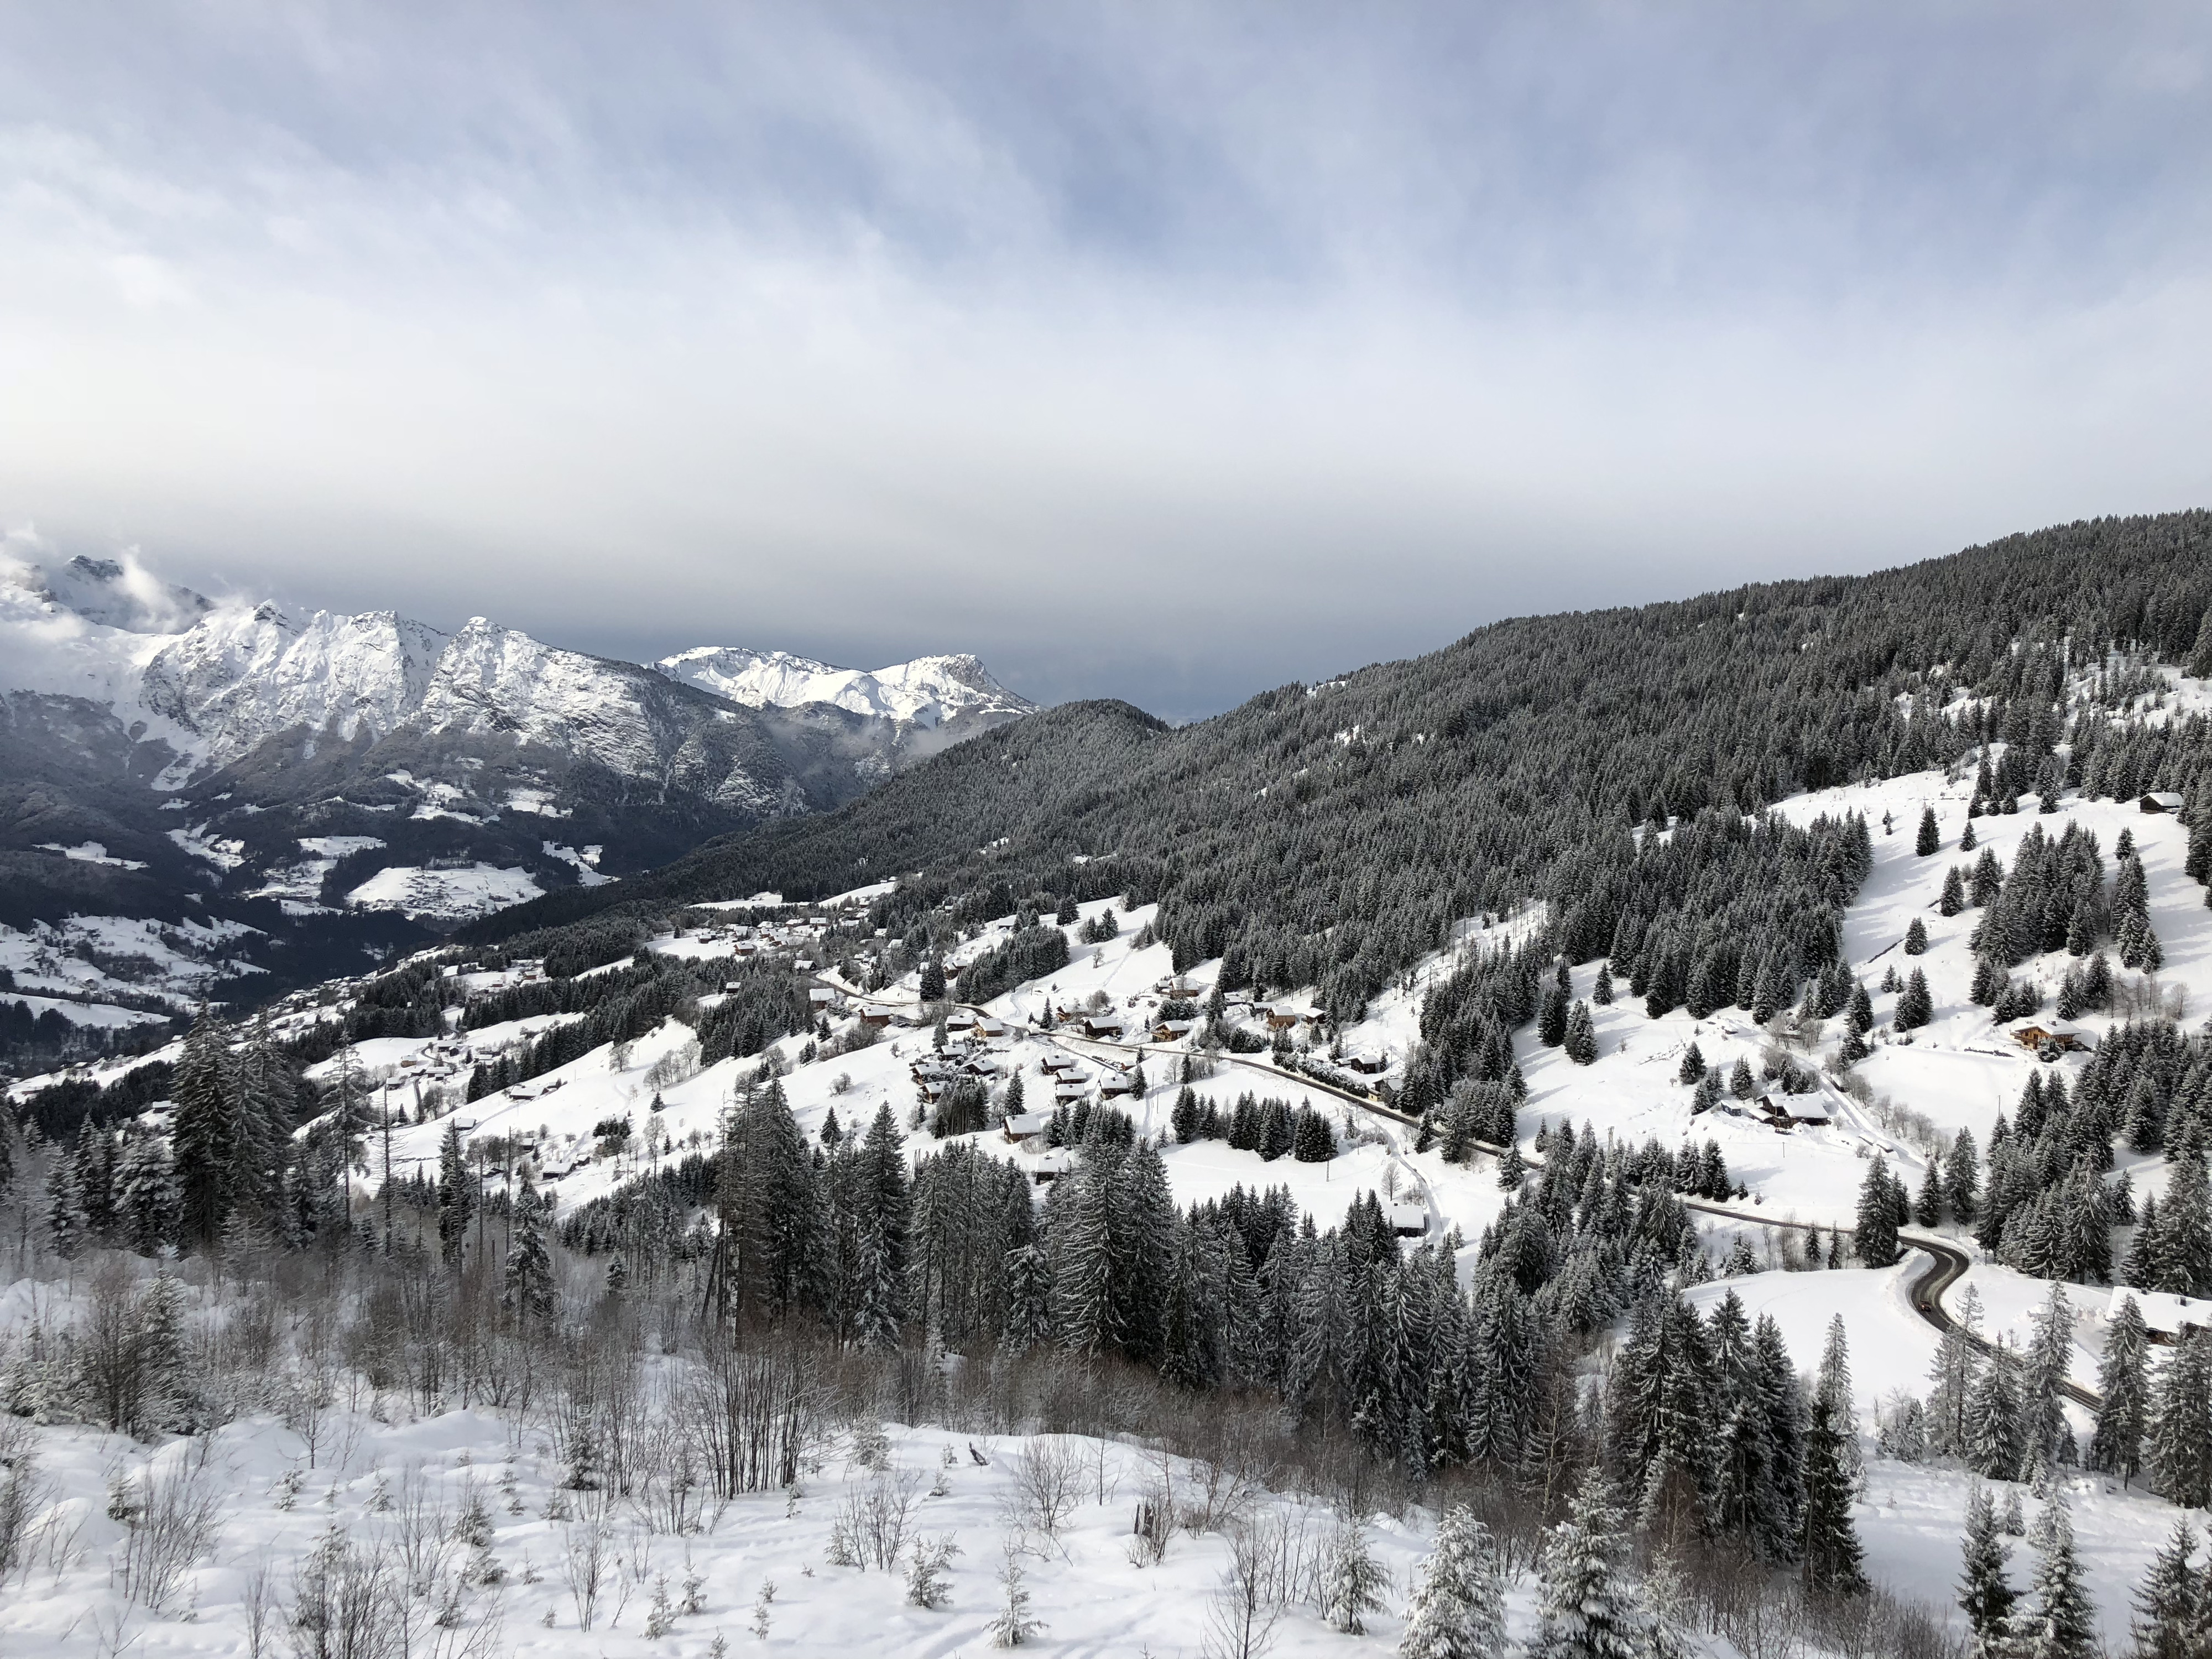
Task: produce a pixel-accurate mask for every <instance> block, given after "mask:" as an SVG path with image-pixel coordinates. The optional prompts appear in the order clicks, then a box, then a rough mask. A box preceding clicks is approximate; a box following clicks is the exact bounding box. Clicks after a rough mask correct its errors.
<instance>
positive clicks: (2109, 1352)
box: [2089, 1297, 2150, 1486]
mask: <svg viewBox="0 0 2212 1659" xmlns="http://www.w3.org/2000/svg"><path fill="white" fill-rule="evenodd" d="M2149 1358H2150V1332H2149V1328H2148V1326H2146V1325H2145V1324H2144V1322H2143V1316H2142V1308H2141V1307H2140V1306H2139V1305H2137V1304H2136V1298H2135V1297H2128V1298H2127V1299H2126V1300H2125V1301H2124V1302H2122V1303H2121V1304H2120V1310H2119V1312H2118V1313H2116V1314H2114V1315H2113V1316H2112V1322H2111V1324H2110V1326H2109V1328H2107V1330H2106V1335H2105V1352H2104V1357H2103V1358H2101V1359H2100V1360H2099V1361H2098V1364H2097V1392H2098V1394H2099V1395H2101V1396H2102V1397H2103V1399H2104V1402H2105V1405H2104V1409H2103V1410H2102V1411H2100V1412H2099V1413H2097V1431H2096V1434H2095V1436H2094V1437H2093V1438H2092V1439H2091V1441H2090V1442H2089V1467H2090V1468H2093V1469H2099V1470H2102V1471H2103V1472H2104V1473H2105V1474H2117V1475H2118V1476H2119V1477H2120V1484H2121V1485H2122V1486H2125V1485H2126V1484H2127V1483H2128V1482H2129V1481H2130V1480H2133V1479H2134V1478H2135V1477H2136V1474H2139V1473H2140V1472H2141V1471H2142V1451H2143V1431H2144V1429H2145V1427H2146V1426H2147V1425H2148V1422H2149V1419H2150V1383H2149V1376H2148V1364H2149Z"/></svg>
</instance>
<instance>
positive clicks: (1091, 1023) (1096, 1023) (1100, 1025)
mask: <svg viewBox="0 0 2212 1659" xmlns="http://www.w3.org/2000/svg"><path fill="white" fill-rule="evenodd" d="M1083 1035H1084V1036H1088V1037H1119V1036H1121V1016H1120V1015H1119V1014H1085V1015H1084V1017H1083Z"/></svg>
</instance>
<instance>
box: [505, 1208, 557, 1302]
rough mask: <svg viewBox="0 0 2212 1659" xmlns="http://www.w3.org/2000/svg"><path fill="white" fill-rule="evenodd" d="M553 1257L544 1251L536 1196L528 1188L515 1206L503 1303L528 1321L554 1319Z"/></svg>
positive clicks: (543, 1239)
mask: <svg viewBox="0 0 2212 1659" xmlns="http://www.w3.org/2000/svg"><path fill="white" fill-rule="evenodd" d="M554 1299H555V1292H554V1288H553V1258H552V1255H550V1253H549V1252H548V1251H547V1249H546V1248H545V1232H544V1227H543V1226H542V1225H540V1222H539V1219H538V1199H537V1195H536V1194H533V1193H532V1192H531V1191H530V1190H529V1189H528V1188H524V1189H523V1191H522V1193H521V1194H520V1196H519V1197H518V1198H517V1200H516V1201H515V1206H514V1243H513V1244H512V1245H510V1246H508V1248H507V1268H506V1273H505V1282H504V1287H503V1293H502V1295H501V1304H502V1305H503V1306H505V1307H506V1308H507V1310H509V1311H511V1312H512V1313H513V1314H514V1315H515V1316H516V1317H517V1318H519V1319H521V1320H523V1321H525V1322H539V1321H544V1320H549V1319H550V1318H551V1317H552V1316H553V1308H554Z"/></svg>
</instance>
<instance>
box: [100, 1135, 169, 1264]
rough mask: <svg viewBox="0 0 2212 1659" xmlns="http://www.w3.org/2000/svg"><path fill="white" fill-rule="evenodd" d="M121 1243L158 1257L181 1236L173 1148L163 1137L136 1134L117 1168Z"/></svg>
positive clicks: (126, 1145)
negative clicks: (168, 1145)
mask: <svg viewBox="0 0 2212 1659" xmlns="http://www.w3.org/2000/svg"><path fill="white" fill-rule="evenodd" d="M115 1188H116V1190H115V1230H116V1233H117V1236H118V1237H117V1241H116V1242H117V1243H119V1244H121V1245H122V1246H123V1247H124V1248H125V1249H128V1250H135V1251H137V1253H138V1254H139V1255H146V1256H150V1255H159V1254H160V1253H161V1247H162V1246H163V1245H164V1244H167V1243H173V1242H174V1240H175V1238H176V1236H177V1182H176V1176H175V1174H174V1172H173V1170H172V1169H171V1167H170V1163H169V1149H168V1147H167V1145H166V1144H164V1143H163V1141H162V1140H161V1137H160V1136H158V1135H154V1134H148V1133H134V1134H132V1135H131V1137H130V1139H128V1140H127V1141H126V1142H125V1145H124V1148H123V1152H122V1155H121V1157H120V1158H118V1160H117V1162H116V1169H115Z"/></svg>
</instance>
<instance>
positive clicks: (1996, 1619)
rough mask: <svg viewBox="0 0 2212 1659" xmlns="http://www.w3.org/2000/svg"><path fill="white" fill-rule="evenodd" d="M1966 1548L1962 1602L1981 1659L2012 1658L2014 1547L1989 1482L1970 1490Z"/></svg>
mask: <svg viewBox="0 0 2212 1659" xmlns="http://www.w3.org/2000/svg"><path fill="white" fill-rule="evenodd" d="M1960 1553H1961V1555H1962V1557H1963V1564H1964V1571H1963V1572H1962V1573H1961V1574H1960V1580H1959V1607H1960V1611H1962V1612H1963V1613H1965V1614H1966V1628H1967V1631H1968V1632H1969V1633H1970V1635H1971V1637H1972V1652H1973V1654H1974V1656H1975V1659H2006V1656H2009V1655H2010V1654H2011V1653H2012V1651H2013V1646H2012V1638H2013V1608H2014V1607H2015V1604H2016V1603H2017V1601H2019V1593H2018V1592H2017V1591H2016V1590H2015V1589H2013V1587H2012V1584H2011V1583H2010V1581H2009V1580H2008V1579H2007V1578H2006V1577H2005V1563H2006V1562H2007V1561H2008V1559H2011V1556H2012V1547H2011V1546H2009V1545H2008V1544H2007V1543H2006V1542H2005V1541H2004V1540H2003V1539H2002V1537H2000V1536H1999V1535H1998V1533H1997V1516H1996V1505H1995V1504H1993V1503H1992V1502H1991V1501H1990V1494H1989V1490H1988V1488H1986V1487H1984V1486H1976V1487H1975V1488H1974V1489H1973V1491H1972V1492H1970V1493H1968V1494H1967V1497H1966V1540H1965V1542H1964V1544H1963V1546H1962V1547H1961V1552H1960Z"/></svg>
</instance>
